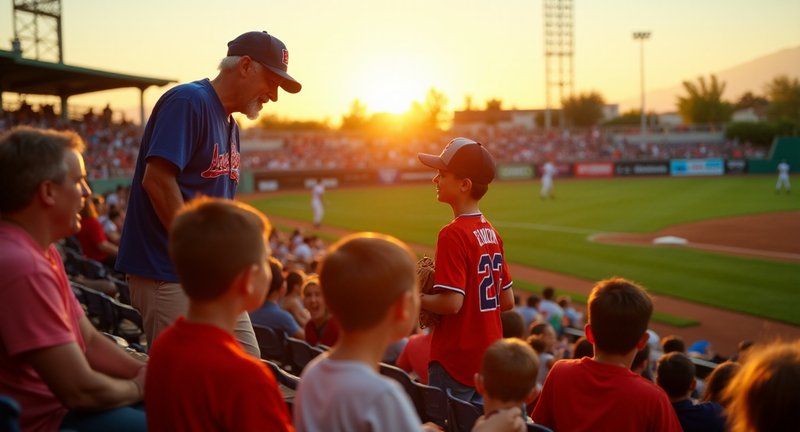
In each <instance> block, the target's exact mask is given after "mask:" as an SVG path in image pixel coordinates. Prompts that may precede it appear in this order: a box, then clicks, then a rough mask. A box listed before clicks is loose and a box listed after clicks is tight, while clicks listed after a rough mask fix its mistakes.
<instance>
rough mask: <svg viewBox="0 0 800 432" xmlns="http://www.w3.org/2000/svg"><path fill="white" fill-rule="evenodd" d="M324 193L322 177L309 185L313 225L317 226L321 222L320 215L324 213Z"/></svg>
mask: <svg viewBox="0 0 800 432" xmlns="http://www.w3.org/2000/svg"><path fill="white" fill-rule="evenodd" d="M324 193H325V186H324V185H323V184H322V179H319V180H317V181H316V182H315V183H314V186H312V187H311V209H312V210H314V227H315V228H319V226H320V224H322V216H324V215H325V207H323V206H322V195H323V194H324Z"/></svg>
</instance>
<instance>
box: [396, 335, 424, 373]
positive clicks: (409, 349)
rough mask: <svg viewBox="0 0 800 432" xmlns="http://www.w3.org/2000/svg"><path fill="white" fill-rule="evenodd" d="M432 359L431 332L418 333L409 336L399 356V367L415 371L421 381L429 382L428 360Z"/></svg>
mask: <svg viewBox="0 0 800 432" xmlns="http://www.w3.org/2000/svg"><path fill="white" fill-rule="evenodd" d="M430 359H431V334H430V333H428V334H416V335H413V336H411V337H410V338H408V343H406V346H405V347H404V348H403V351H402V352H401V353H400V357H398V358H397V367H399V368H400V369H403V370H404V371H406V372H414V373H416V374H417V376H418V377H419V382H421V383H422V384H428V362H430Z"/></svg>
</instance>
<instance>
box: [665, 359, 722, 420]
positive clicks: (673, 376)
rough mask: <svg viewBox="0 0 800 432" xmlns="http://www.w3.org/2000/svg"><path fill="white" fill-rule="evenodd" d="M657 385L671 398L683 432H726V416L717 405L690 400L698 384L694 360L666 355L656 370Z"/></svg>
mask: <svg viewBox="0 0 800 432" xmlns="http://www.w3.org/2000/svg"><path fill="white" fill-rule="evenodd" d="M656 382H657V383H658V386H659V387H661V388H662V389H664V391H665V392H667V395H668V396H669V400H670V402H672V407H673V408H675V413H676V414H677V415H678V420H679V421H680V422H681V427H682V428H683V432H723V431H724V430H725V416H724V414H723V409H722V406H721V405H720V404H718V403H716V402H703V403H695V401H694V400H692V398H691V397H690V395H691V394H692V391H693V390H694V388H695V385H696V383H697V381H696V379H695V367H694V363H692V360H690V359H689V357H687V356H686V355H685V354H683V353H680V352H671V353H669V354H664V355H663V356H661V358H660V359H659V360H658V366H657V367H656Z"/></svg>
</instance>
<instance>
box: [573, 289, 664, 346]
mask: <svg viewBox="0 0 800 432" xmlns="http://www.w3.org/2000/svg"><path fill="white" fill-rule="evenodd" d="M588 309H589V326H590V328H591V331H592V335H593V336H594V348H595V352H596V351H603V352H607V353H612V354H626V353H628V352H630V351H631V350H633V349H635V348H636V345H637V344H638V343H639V341H640V340H641V338H642V335H643V334H644V333H645V332H646V331H647V324H648V323H649V322H650V316H651V315H652V314H653V302H652V300H650V296H649V295H648V294H647V292H646V291H645V290H644V289H643V288H642V287H640V286H639V285H636V284H635V283H633V282H631V281H628V280H626V279H622V278H611V279H606V280H602V281H600V282H598V283H597V284H596V285H595V286H594V288H592V293H591V295H590V296H589V308H588Z"/></svg>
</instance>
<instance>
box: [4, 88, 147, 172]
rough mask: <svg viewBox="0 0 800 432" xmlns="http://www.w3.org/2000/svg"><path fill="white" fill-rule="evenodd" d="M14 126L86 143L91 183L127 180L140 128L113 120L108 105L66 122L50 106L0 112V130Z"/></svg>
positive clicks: (135, 152) (134, 160)
mask: <svg viewBox="0 0 800 432" xmlns="http://www.w3.org/2000/svg"><path fill="white" fill-rule="evenodd" d="M18 125H27V126H33V127H37V128H45V129H56V130H73V131H75V132H77V133H78V134H79V135H80V136H81V138H83V141H84V143H85V144H86V149H85V150H84V161H85V163H86V170H87V174H88V176H89V179H91V180H94V179H107V178H117V177H130V176H131V174H132V173H133V168H134V166H135V165H136V156H137V155H138V152H139V140H140V138H141V129H140V127H139V126H138V125H136V124H134V123H131V122H128V121H124V120H123V121H122V122H118V121H114V120H113V119H112V111H111V108H110V107H108V106H106V108H105V109H104V110H102V111H101V113H100V114H95V113H94V111H93V110H92V109H89V110H88V111H87V112H86V113H85V114H84V115H83V116H82V118H80V119H69V120H66V121H65V120H62V119H61V116H58V115H56V114H55V112H54V110H53V106H52V105H43V106H39V107H38V109H37V110H34V109H33V107H32V106H31V105H29V104H27V103H22V105H21V106H20V107H19V109H18V110H16V111H4V112H2V113H0V131H6V130H8V129H11V128H12V127H14V126H18Z"/></svg>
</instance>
